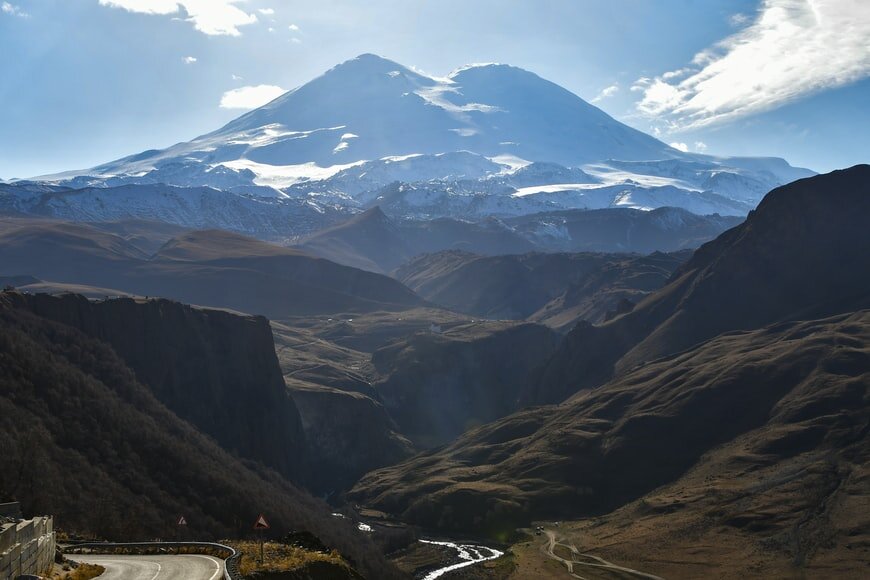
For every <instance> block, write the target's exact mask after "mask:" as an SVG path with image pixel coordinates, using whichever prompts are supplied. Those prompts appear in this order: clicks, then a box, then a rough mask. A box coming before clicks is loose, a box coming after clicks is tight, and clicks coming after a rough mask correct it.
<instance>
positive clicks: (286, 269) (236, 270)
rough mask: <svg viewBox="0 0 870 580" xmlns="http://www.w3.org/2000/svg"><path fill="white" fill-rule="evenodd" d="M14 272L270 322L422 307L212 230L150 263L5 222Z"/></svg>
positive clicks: (369, 276)
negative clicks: (224, 310) (228, 311)
mask: <svg viewBox="0 0 870 580" xmlns="http://www.w3.org/2000/svg"><path fill="white" fill-rule="evenodd" d="M22 274H29V275H32V276H35V277H36V278H39V279H41V280H46V281H51V282H53V283H56V284H80V285H86V286H94V287H102V288H113V289H117V290H120V291H123V292H127V293H131V294H138V295H142V296H163V297H167V298H172V299H175V300H180V301H182V302H186V303H191V304H200V305H204V306H216V307H221V308H232V309H234V310H239V311H243V312H250V313H253V314H264V315H267V316H269V317H270V318H280V317H284V316H292V315H308V314H315V313H333V312H368V311H373V310H384V309H385V310H395V309H401V308H406V307H412V306H417V305H420V304H422V300H421V299H420V298H418V297H417V296H415V295H414V293H413V292H411V291H410V290H408V289H407V288H405V287H404V286H402V285H401V284H400V283H398V282H396V281H395V280H393V279H391V278H388V277H386V276H381V275H378V274H373V273H371V272H365V271H362V270H357V269H355V268H350V267H347V266H341V265H338V264H335V263H333V262H330V261H328V260H324V259H320V258H315V257H312V256H309V255H307V254H304V253H302V252H299V251H297V250H291V249H289V248H283V247H280V246H276V245H272V244H268V243H266V242H260V241H258V240H254V239H252V238H247V237H245V236H242V235H239V234H232V233H228V232H222V231H219V230H207V231H199V232H189V233H185V234H183V235H181V236H178V237H175V238H173V239H171V240H169V241H168V242H166V243H165V244H164V245H163V247H162V248H161V249H160V251H158V252H157V253H156V254H155V255H154V256H149V255H146V254H144V253H143V252H142V251H141V250H140V249H138V247H137V246H136V245H135V244H134V243H131V242H130V241H128V240H127V239H125V238H124V237H122V236H121V235H117V234H114V233H110V232H106V231H103V230H101V229H98V228H97V227H95V226H90V225H85V224H69V223H66V222H49V221H47V220H46V221H34V220H14V219H11V218H7V219H6V220H4V221H3V222H2V223H0V275H6V276H16V275H22Z"/></svg>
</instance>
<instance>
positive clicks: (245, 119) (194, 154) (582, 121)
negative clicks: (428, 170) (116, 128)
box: [96, 54, 682, 174]
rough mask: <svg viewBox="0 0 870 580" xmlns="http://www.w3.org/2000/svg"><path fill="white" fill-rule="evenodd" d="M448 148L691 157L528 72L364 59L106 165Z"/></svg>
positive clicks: (338, 159)
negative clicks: (416, 66) (166, 144)
mask: <svg viewBox="0 0 870 580" xmlns="http://www.w3.org/2000/svg"><path fill="white" fill-rule="evenodd" d="M449 151H472V152H475V153H477V154H479V155H483V156H486V157H497V156H500V155H510V156H516V157H520V158H523V159H528V160H530V161H539V160H540V161H553V162H556V163H561V164H565V165H577V164H580V163H585V162H589V161H595V160H602V159H611V158H613V159H624V160H633V161H638V160H649V159H664V158H680V157H682V154H681V153H680V152H679V151H676V150H675V149H672V148H670V147H668V146H667V145H665V144H664V143H662V142H661V141H658V140H657V139H654V138H653V137H650V136H649V135H646V134H644V133H642V132H640V131H637V130H635V129H632V128H630V127H628V126H626V125H624V124H622V123H620V122H618V121H616V120H615V119H613V118H611V117H610V116H608V115H607V114H606V113H604V112H603V111H601V110H600V109H598V108H596V107H593V106H592V105H590V104H589V103H587V102H586V101H584V100H583V99H581V98H580V97H578V96H577V95H574V94H573V93H571V92H569V91H567V90H565V89H563V88H561V87H559V86H558V85H556V84H554V83H551V82H549V81H546V80H544V79H542V78H541V77H539V76H537V75H535V74H533V73H530V72H528V71H525V70H523V69H519V68H516V67H511V66H505V65H471V66H466V67H462V68H460V69H458V70H456V71H455V72H453V73H452V74H450V75H449V76H448V77H446V78H434V77H430V76H426V75H423V74H421V73H418V72H415V71H413V70H411V69H409V68H407V67H404V66H402V65H400V64H398V63H396V62H393V61H391V60H388V59H385V58H381V57H379V56H376V55H373V54H364V55H361V56H358V57H357V58H355V59H353V60H349V61H347V62H344V63H342V64H340V65H338V66H336V67H334V68H332V69H330V70H329V71H327V72H326V73H324V74H323V75H321V76H319V77H317V78H315V79H314V80H312V81H310V82H308V83H306V84H304V85H302V86H300V87H298V88H296V89H293V90H291V91H289V92H287V93H285V94H284V95H282V96H280V97H278V98H277V99H275V100H274V101H272V102H270V103H268V104H266V105H264V106H262V107H260V108H258V109H255V110H253V111H250V112H249V113H246V114H244V115H242V116H241V117H239V118H238V119H235V120H234V121H231V122H230V123H228V124H227V125H225V126H224V127H222V128H221V129H218V130H217V131H215V132H213V133H209V134H207V135H203V136H201V137H198V138H196V139H194V140H193V141H191V142H189V143H181V144H178V145H175V146H173V147H170V148H169V149H166V150H163V151H155V152H150V154H149V153H146V154H140V155H136V156H133V157H127V158H124V159H121V160H119V161H117V162H114V163H109V164H106V165H104V166H101V167H98V168H96V169H97V170H98V172H100V173H107V172H111V173H113V174H117V173H133V172H135V171H143V170H146V171H147V170H151V169H154V168H156V167H159V166H161V165H164V164H167V163H172V162H178V161H181V160H182V159H186V160H190V159H197V160H200V161H203V162H207V163H223V164H228V162H230V161H243V160H246V161H248V162H249V163H247V164H244V163H237V164H235V165H230V166H231V167H236V168H237V169H238V168H241V167H244V166H246V165H247V166H249V167H250V168H251V169H253V170H254V171H255V172H257V164H263V165H270V166H287V165H301V164H305V163H315V164H317V165H318V166H320V167H331V166H335V165H346V164H350V163H354V162H358V161H362V160H372V159H381V158H383V157H388V156H406V155H414V154H437V153H444V152H449ZM261 171H262V169H261Z"/></svg>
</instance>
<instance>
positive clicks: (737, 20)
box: [728, 12, 750, 28]
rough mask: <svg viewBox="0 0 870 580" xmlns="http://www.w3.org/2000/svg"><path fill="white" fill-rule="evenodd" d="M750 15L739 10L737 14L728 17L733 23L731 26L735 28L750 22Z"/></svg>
mask: <svg viewBox="0 0 870 580" xmlns="http://www.w3.org/2000/svg"><path fill="white" fill-rule="evenodd" d="M749 20H750V19H749V16H747V15H746V14H743V13H742V12H738V13H737V14H732V15H731V16H729V17H728V22H730V23H731V26H733V27H734V28H740V27H741V26H743V25H744V24H746V23H747V22H749Z"/></svg>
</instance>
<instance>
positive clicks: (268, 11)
mask: <svg viewBox="0 0 870 580" xmlns="http://www.w3.org/2000/svg"><path fill="white" fill-rule="evenodd" d="M257 12H259V13H260V14H262V15H263V16H272V15H273V14H275V11H274V10H273V9H272V8H260V9H259V10H257Z"/></svg>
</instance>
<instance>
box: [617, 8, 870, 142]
mask: <svg viewBox="0 0 870 580" xmlns="http://www.w3.org/2000/svg"><path fill="white" fill-rule="evenodd" d="M868 39H870V2H867V0H764V1H763V4H762V6H761V9H760V11H759V15H758V17H757V19H756V20H755V21H754V22H753V23H752V24H750V25H749V26H747V27H746V28H744V29H743V30H741V31H740V32H737V33H735V34H734V35H732V36H729V37H728V38H725V39H724V40H722V41H721V42H719V43H717V44H716V45H715V46H713V47H711V48H708V49H706V50H703V51H701V52H699V53H698V54H696V55H695V57H694V58H693V60H692V66H691V67H688V68H687V69H683V70H682V71H673V73H665V74H663V75H661V76H659V77H656V78H654V79H649V78H642V79H638V81H636V82H635V84H634V86H632V91H640V92H642V93H643V98H642V99H641V100H640V102H639V103H638V104H637V108H638V110H639V111H640V112H641V113H643V114H645V115H647V116H650V117H664V118H666V119H667V121H668V122H669V123H670V124H671V125H672V126H673V127H674V129H676V130H685V129H693V128H698V127H703V126H706V125H710V124H713V123H722V122H726V121H730V120H733V119H734V118H737V117H742V116H746V115H751V114H754V113H758V112H762V111H765V110H770V109H773V108H776V107H779V106H781V105H783V104H785V103H788V102H790V101H793V100H795V99H798V98H800V97H803V96H806V95H808V94H812V93H814V92H817V91H822V90H826V89H831V88H835V87H839V86H842V85H845V84H847V83H851V82H854V81H857V80H860V79H862V78H864V77H867V76H868V75H870V42H868ZM678 76H684V78H682V80H677V79H676V77H678Z"/></svg>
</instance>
